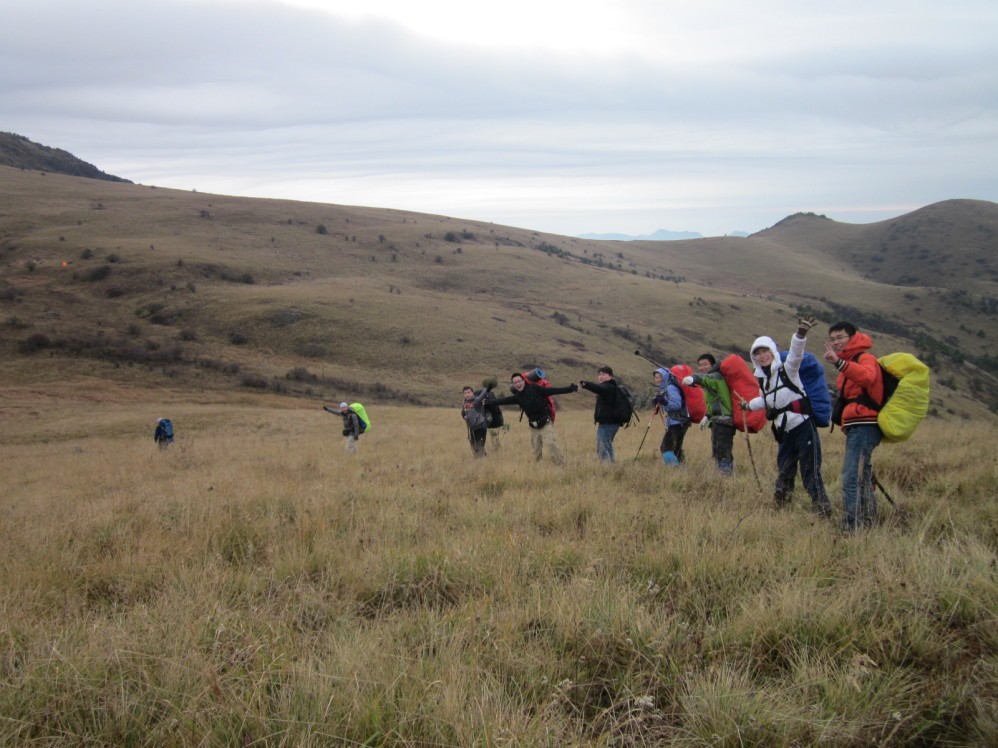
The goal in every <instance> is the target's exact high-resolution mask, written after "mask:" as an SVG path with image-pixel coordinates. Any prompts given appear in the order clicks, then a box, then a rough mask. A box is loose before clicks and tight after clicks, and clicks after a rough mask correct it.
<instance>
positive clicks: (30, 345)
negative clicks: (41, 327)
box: [17, 332, 52, 353]
mask: <svg viewBox="0 0 998 748" xmlns="http://www.w3.org/2000/svg"><path fill="white" fill-rule="evenodd" d="M51 346H52V341H51V339H50V338H49V336H48V335H46V334H44V333H41V332H36V333H35V334H34V335H29V336H28V337H27V338H25V339H24V340H22V341H21V344H20V345H19V346H18V348H17V349H18V350H19V351H20V352H21V353H34V352H35V351H40V350H42V349H43V348H50V347H51Z"/></svg>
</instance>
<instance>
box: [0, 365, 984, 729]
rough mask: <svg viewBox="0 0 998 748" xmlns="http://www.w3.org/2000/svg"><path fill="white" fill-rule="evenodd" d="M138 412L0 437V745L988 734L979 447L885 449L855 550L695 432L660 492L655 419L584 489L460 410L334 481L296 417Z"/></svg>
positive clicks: (89, 412)
mask: <svg viewBox="0 0 998 748" xmlns="http://www.w3.org/2000/svg"><path fill="white" fill-rule="evenodd" d="M108 389H109V390H110V391H111V392H110V397H108V394H109V393H108V392H107V390H108ZM94 395H102V396H103V397H104V399H103V400H102V401H87V399H86V398H88V397H92V396H94ZM147 395H148V396H149V398H148V399H147V400H144V401H140V400H139V399H138V398H130V396H129V391H128V390H127V389H125V388H119V387H117V386H115V385H113V384H112V385H110V386H108V387H107V388H105V389H104V390H101V389H100V388H99V387H97V386H96V383H94V385H92V386H89V387H84V388H83V391H82V392H80V393H77V394H76V398H77V399H76V402H75V403H74V404H73V405H72V407H69V403H68V401H65V402H63V403H61V404H57V403H56V402H55V401H53V400H52V399H51V398H50V397H48V396H47V395H45V394H44V393H41V392H25V393H22V397H21V398H20V399H19V402H20V403H22V404H23V405H24V406H26V407H30V408H32V410H33V413H32V414H30V415H29V414H27V413H22V414H21V415H22V416H23V417H21V418H19V419H17V421H16V422H15V421H14V420H13V419H9V418H4V419H0V465H3V466H4V471H5V472H4V480H3V481H0V508H2V511H3V518H4V520H3V523H2V528H3V533H4V542H3V543H2V544H0V570H2V571H0V590H2V592H0V606H2V609H3V611H4V615H3V621H2V622H0V673H2V676H3V677H2V678H0V713H2V714H3V715H4V719H2V720H0V744H4V745H32V744H42V743H44V744H45V745H49V746H77V745H84V744H85V745H283V746H328V745H381V746H470V745H482V746H493V745H528V746H533V745H552V746H578V747H579V748H582V746H592V745H605V746H610V745H613V746H653V745H676V746H689V747H690V748H693V747H694V746H697V747H699V746H707V745H713V746H718V745H719V746H732V747H733V748H734V747H736V746H744V745H754V746H788V747H789V746H800V745H831V746H861V745H884V746H901V745H939V746H956V745H960V746H976V745H979V746H984V745H994V744H995V742H996V740H998V717H996V715H998V670H996V667H995V666H996V661H995V652H996V651H998V629H996V627H995V625H994V621H995V614H996V600H998V587H996V579H995V568H994V559H995V549H996V543H998V526H996V517H998V507H996V503H995V501H996V499H995V495H996V494H995V490H994V489H995V476H994V470H993V458H994V446H993V438H992V437H993V429H990V428H988V427H987V426H985V425H983V424H980V423H976V424H974V423H971V424H959V425H958V426H957V425H952V426H947V425H938V424H937V428H936V429H933V430H932V432H931V433H930V432H929V431H921V432H919V433H917V434H916V435H915V438H914V439H913V440H912V441H911V442H907V443H905V444H902V445H890V446H884V447H881V448H880V449H879V450H878V452H877V465H878V472H879V473H880V477H881V479H882V480H883V482H884V483H885V484H886V485H887V486H889V490H890V491H891V492H892V496H893V498H894V500H895V502H896V503H897V504H898V507H899V510H900V511H899V510H897V509H895V508H893V507H891V506H890V505H889V504H886V503H884V500H883V497H882V496H881V504H882V513H883V517H884V520H885V521H884V524H883V525H882V526H880V527H877V528H875V529H872V530H870V531H867V532H863V533H861V534H859V535H856V536H849V537H845V536H842V535H840V534H839V533H837V532H836V531H835V530H834V529H833V526H832V525H830V524H828V523H827V522H826V521H823V520H818V519H816V518H815V517H814V516H813V515H811V514H810V513H809V512H808V510H807V506H806V504H807V503H808V502H807V498H806V496H804V497H803V498H801V497H800V496H798V499H797V501H795V503H794V505H793V506H792V507H791V508H790V509H788V510H786V511H782V512H776V511H774V510H773V509H772V508H771V499H770V491H767V490H760V489H759V488H758V486H757V485H756V484H755V482H754V480H753V477H752V471H751V470H750V469H749V467H748V453H747V449H746V445H745V443H744V439H743V438H742V436H741V435H740V436H739V438H738V440H736V443H735V450H736V451H735V460H736V464H737V465H738V467H739V470H738V473H737V474H736V476H735V477H733V478H731V479H723V478H721V477H719V476H718V475H716V474H715V473H714V471H713V470H712V469H711V467H710V457H709V440H708V438H707V434H706V433H701V432H699V431H697V430H694V431H693V432H692V433H691V434H690V435H689V437H688V438H687V440H686V441H687V451H688V461H689V463H688V467H687V468H686V469H684V470H675V471H664V470H663V468H662V465H661V460H659V459H658V458H657V455H654V454H653V453H654V450H653V448H652V442H654V441H657V440H658V439H659V438H660V437H661V424H657V425H656V427H655V430H654V431H653V432H652V436H651V437H650V438H649V440H648V442H649V443H647V444H645V448H644V451H643V453H642V455H641V459H639V460H637V461H635V460H634V459H633V458H634V456H635V455H636V454H637V452H638V446H639V443H640V439H641V436H642V431H643V429H629V430H626V431H623V432H621V434H620V435H619V436H618V439H617V446H618V452H619V454H620V455H621V458H622V460H621V463H620V464H619V465H617V466H615V467H611V468H607V467H605V466H602V465H600V464H599V463H597V462H596V460H595V458H594V456H593V454H592V452H593V443H592V442H593V429H592V424H591V421H590V419H589V418H588V415H587V414H585V413H583V412H581V411H576V412H569V413H566V414H564V415H563V416H562V418H561V419H560V423H559V430H560V435H561V437H562V441H563V445H564V447H565V450H566V453H567V458H568V463H567V465H566V466H565V467H564V468H555V467H553V466H552V465H550V464H549V463H542V464H535V463H533V462H532V460H530V459H529V457H528V455H529V449H530V448H529V444H528V442H529V437H528V435H527V433H526V431H527V429H526V427H523V426H519V425H514V426H513V428H512V429H511V430H510V432H509V433H507V434H505V435H503V436H502V445H501V447H500V448H499V449H495V448H490V455H489V457H488V458H487V459H486V460H476V461H473V460H471V459H470V450H469V449H468V445H467V443H466V441H465V437H464V426H463V424H462V423H461V422H460V420H459V419H458V417H457V415H456V413H455V412H454V410H453V409H446V410H441V409H433V408H422V409H418V410H416V409H414V408H399V407H392V406H379V407H377V408H376V409H372V412H373V413H374V417H375V418H376V419H377V420H376V422H375V426H374V429H373V430H372V431H371V432H370V434H369V435H367V436H364V437H362V440H361V444H360V454H359V455H357V456H356V457H355V458H354V459H348V458H347V457H346V456H345V455H344V454H343V450H342V445H341V443H340V438H339V435H338V423H337V419H335V418H334V417H332V416H328V415H326V414H324V413H322V412H321V411H319V410H318V408H314V409H308V408H306V407H305V404H304V403H299V404H298V405H299V407H292V404H291V403H289V401H288V400H287V398H277V397H271V398H270V399H269V400H267V399H262V398H257V399H255V401H254V402H253V404H252V407H250V406H248V405H247V404H239V403H233V402H212V401H210V399H209V398H207V397H205V396H203V395H202V396H201V397H199V398H197V399H194V400H191V399H179V398H177V396H176V395H177V393H171V392H148V393H147ZM67 396H68V395H67ZM571 397H573V398H578V399H580V400H583V401H584V402H591V399H590V396H588V395H585V396H584V395H583V394H579V395H573V396H571ZM164 414H170V415H172V416H173V418H174V422H175V424H176V426H177V442H176V443H175V444H174V445H173V447H171V448H170V450H168V451H165V452H160V451H158V450H157V449H156V448H155V447H154V446H153V444H152V439H151V434H152V427H153V424H152V420H153V417H155V416H156V415H164ZM752 439H753V440H754V441H755V445H754V447H753V449H754V454H755V460H756V462H757V463H758V467H759V470H760V472H761V474H762V479H763V481H764V482H765V487H766V488H768V487H769V486H771V482H772V480H773V477H774V464H775V458H774V445H773V440H772V439H771V438H769V437H768V436H767V435H765V434H763V435H756V436H754V437H752ZM824 443H825V455H826V461H827V465H828V466H829V469H828V470H826V478H827V481H828V488H829V490H830V491H831V492H832V493H833V495H835V496H837V495H838V485H837V480H836V478H835V473H836V471H835V468H834V467H832V466H834V465H837V464H838V463H839V461H840V460H841V450H842V443H843V439H842V437H841V435H840V434H834V435H832V436H830V437H828V438H826V439H825V440H824ZM837 504H838V502H837V501H836V505H837Z"/></svg>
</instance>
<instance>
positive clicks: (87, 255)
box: [80, 247, 94, 260]
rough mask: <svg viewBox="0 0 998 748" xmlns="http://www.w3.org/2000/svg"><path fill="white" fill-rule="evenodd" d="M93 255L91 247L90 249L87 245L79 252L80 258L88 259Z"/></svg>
mask: <svg viewBox="0 0 998 748" xmlns="http://www.w3.org/2000/svg"><path fill="white" fill-rule="evenodd" d="M93 256H94V251H93V250H92V249H90V248H89V247H87V248H86V249H84V250H83V251H82V252H80V259H81V260H89V259H90V258H91V257H93Z"/></svg>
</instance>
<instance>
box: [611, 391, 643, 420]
mask: <svg viewBox="0 0 998 748" xmlns="http://www.w3.org/2000/svg"><path fill="white" fill-rule="evenodd" d="M611 413H612V414H613V419H614V421H615V422H616V423H618V424H620V425H621V426H623V427H624V428H625V429H626V428H627V427H628V426H630V425H631V420H632V419H634V420H636V421H640V420H641V419H640V418H638V414H637V413H636V412H635V411H634V394H633V393H632V392H631V391H630V390H629V389H627V387H625V386H624V385H622V384H619V383H618V384H617V391H616V392H615V393H614V395H613V410H612V411H611Z"/></svg>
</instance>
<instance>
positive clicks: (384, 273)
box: [0, 167, 998, 418]
mask: <svg viewBox="0 0 998 748" xmlns="http://www.w3.org/2000/svg"><path fill="white" fill-rule="evenodd" d="M0 195H2V196H3V201H2V207H0V325H2V326H3V330H4V335H3V336H2V343H0V345H2V348H3V353H4V357H3V364H2V365H0V366H2V369H0V371H2V372H3V381H4V382H5V387H6V390H7V391H6V393H5V395H4V397H5V399H6V400H7V401H8V402H14V401H16V399H17V397H18V395H17V393H18V391H19V390H18V388H25V387H36V388H37V387H49V388H50V389H51V391H56V390H58V389H59V387H60V386H61V385H63V384H64V383H67V382H80V381H84V380H86V381H89V382H95V381H96V382H99V383H100V384H101V386H104V387H106V388H109V389H114V390H115V391H123V390H127V389H128V388H134V387H139V386H141V387H163V388H170V389H171V390H174V391H176V392H177V393H178V396H186V395H187V394H189V393H193V392H198V393H212V392H215V393H222V392H225V393H231V392H237V393H247V394H251V393H259V392H264V391H266V392H270V393H278V394H284V395H290V396H297V397H299V398H303V399H305V398H312V399H318V398H325V399H327V400H335V399H342V398H349V397H357V398H366V399H368V400H371V401H378V400H381V401H390V400H393V401H397V402H403V403H404V402H410V403H421V404H437V405H439V404H448V403H454V402H455V401H456V400H457V393H458V391H459V389H460V387H461V385H463V384H465V383H471V384H477V383H478V382H480V381H481V380H482V379H483V378H484V377H486V376H490V375H497V376H498V377H499V378H500V380H505V379H506V378H507V377H508V374H509V372H510V371H512V370H514V369H517V368H522V367H525V366H528V365H535V364H536V365H540V366H543V367H544V368H545V369H547V370H548V372H549V374H550V378H551V379H552V381H553V382H554V383H555V384H562V383H565V382H567V381H571V380H576V379H579V378H580V377H587V378H591V377H592V375H593V371H594V369H595V367H596V366H598V365H600V364H604V363H609V364H610V365H612V366H613V367H614V368H615V369H616V370H617V371H618V372H619V373H621V374H622V375H623V377H624V379H625V380H627V381H628V382H629V383H630V384H631V385H632V386H635V385H636V387H637V389H640V388H641V387H642V386H643V385H644V384H645V383H646V382H647V380H648V377H649V375H650V371H649V366H648V365H647V364H646V363H645V362H644V361H642V360H640V359H639V358H637V357H636V356H635V355H634V351H635V349H638V348H640V349H641V350H642V351H643V352H645V353H647V354H648V355H649V356H651V357H652V358H655V359H657V360H660V361H662V362H663V363H669V364H671V363H675V362H677V361H683V360H686V361H688V360H691V359H692V358H694V357H695V356H696V355H697V354H699V353H701V352H703V351H706V350H711V351H714V352H719V353H725V352H727V351H737V352H739V353H741V354H742V355H746V354H747V351H746V347H747V346H748V345H749V344H750V342H751V340H752V339H753V338H754V337H755V336H756V335H758V334H762V333H767V334H773V335H774V336H776V337H777V338H778V339H780V340H783V339H785V338H788V337H789V335H790V333H791V331H792V329H793V325H794V321H795V319H796V316H797V314H798V313H799V310H802V309H806V310H809V311H813V312H815V313H817V314H818V315H819V317H820V318H821V319H822V320H823V321H827V322H832V321H835V320H838V319H840V318H851V319H853V320H854V321H856V322H857V324H859V325H860V326H861V327H863V328H865V329H867V330H869V331H870V332H871V333H872V334H873V335H874V338H875V340H876V341H877V343H878V350H879V351H880V352H881V353H885V352H888V351H891V350H896V349H903V350H911V351H915V352H917V353H918V355H920V356H921V357H923V358H924V359H925V360H926V361H927V362H928V363H930V365H931V366H932V367H933V369H934V371H935V373H936V377H935V380H934V387H935V389H934V392H933V406H934V409H933V410H934V412H935V413H936V414H938V415H939V416H940V417H944V418H945V417H954V416H956V417H964V416H970V415H977V414H983V413H986V412H987V411H988V410H989V409H990V410H991V411H992V413H993V412H995V411H996V410H998V394H996V393H998V387H996V386H995V385H996V381H995V376H994V373H993V372H994V371H995V370H996V365H998V350H996V338H998V325H996V324H995V320H996V316H998V283H996V279H998V270H996V267H995V264H994V263H995V260H994V257H995V249H996V247H998V239H996V236H998V205H996V204H994V203H990V202H983V201H974V200H953V201H947V202H943V203H938V204H935V205H930V206H927V207H925V208H923V209H921V210H918V211H915V212H913V213H910V214H908V215H905V216H901V217H899V218H896V219H892V220H890V221H884V222H880V223H875V224H868V225H861V226H858V225H850V224H842V223H838V222H835V221H831V220H829V219H827V218H824V217H821V216H815V215H805V214H800V215H795V216H790V217H788V218H787V219H785V220H784V221H782V222H780V223H779V224H777V225H775V226H773V227H772V228H770V229H767V230H765V231H763V232H760V233H758V234H755V235H753V236H751V237H748V238H740V237H723V238H707V239H695V240H688V241H668V242H649V241H629V242H606V241H594V240H585V239H581V238H570V237H564V236H557V235H552V234H544V233H540V232H536V231H531V230H529V229H522V228H514V227H507V226H498V225H494V224H491V223H485V222H477V221H468V220H458V219H454V218H449V217H447V216H442V215H426V214H417V213H410V212H404V211H396V210H383V209H372V208H364V207H352V206H343V205H328V204H316V203H302V202H293V201H285V200H264V199H252V198H236V197H227V196H221V195H208V194H201V193H197V192H183V191H177V190H168V189H162V188H157V187H154V186H145V185H135V184H131V183H123V182H110V181H97V180H94V179H87V178H80V177H75V176H68V175H61V174H56V173H51V172H39V171H37V170H33V169H27V168H14V167H0ZM812 349H813V350H818V349H820V345H819V343H818V341H815V343H814V344H812ZM309 402H312V401H311V400H309ZM313 404H314V402H313ZM586 405H587V406H588V405H589V403H588V401H587V402H586ZM310 407H311V406H310Z"/></svg>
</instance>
